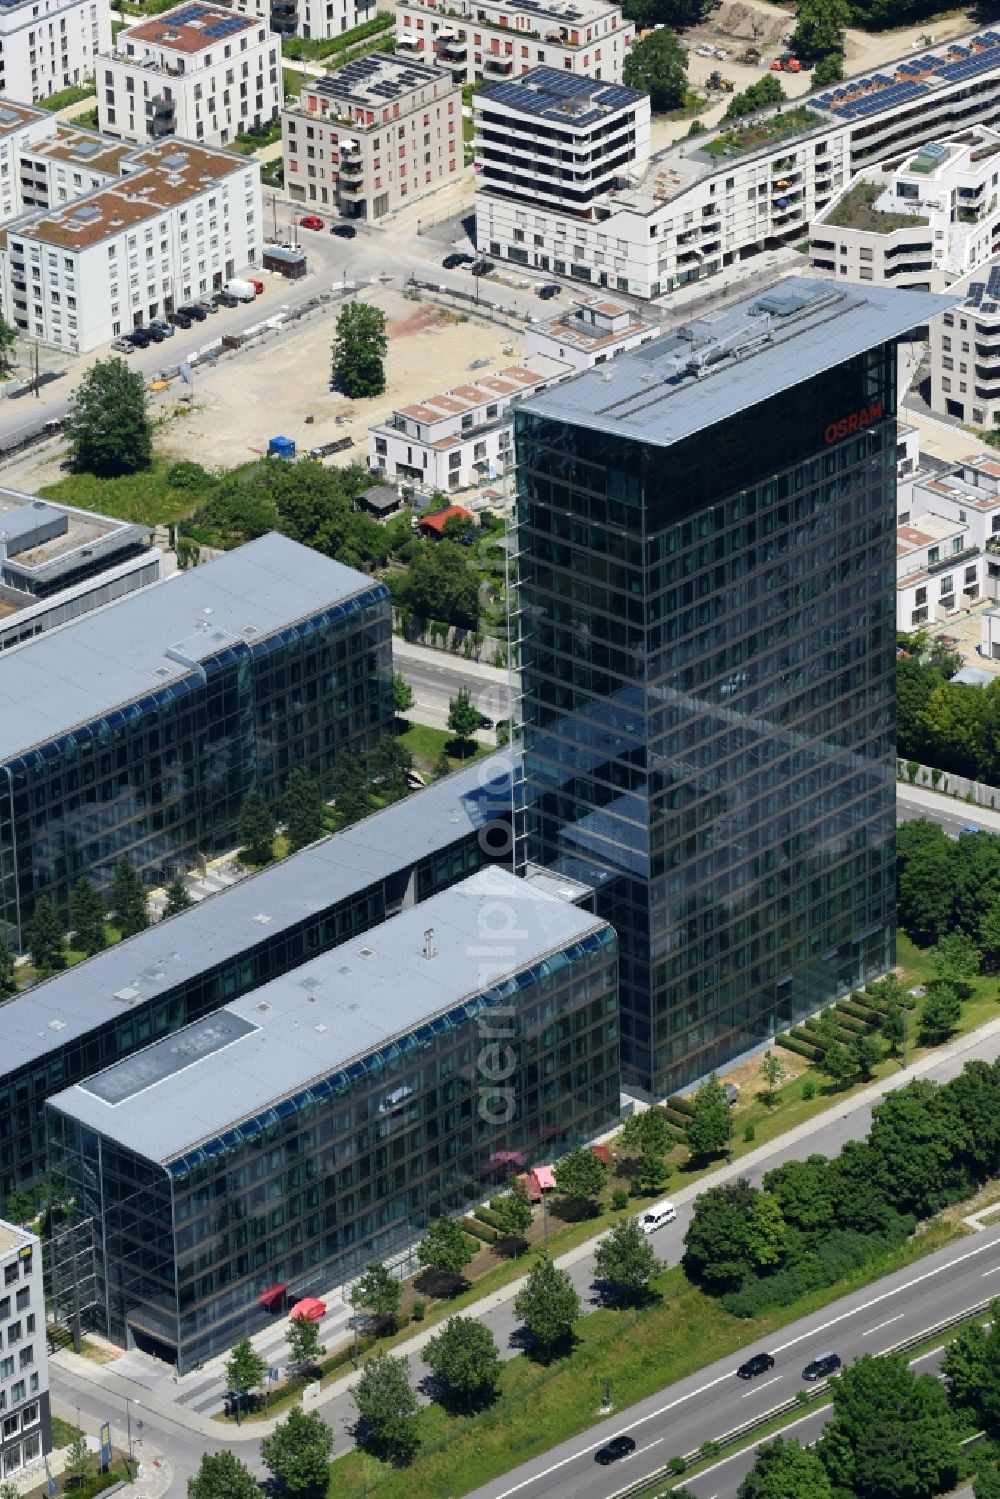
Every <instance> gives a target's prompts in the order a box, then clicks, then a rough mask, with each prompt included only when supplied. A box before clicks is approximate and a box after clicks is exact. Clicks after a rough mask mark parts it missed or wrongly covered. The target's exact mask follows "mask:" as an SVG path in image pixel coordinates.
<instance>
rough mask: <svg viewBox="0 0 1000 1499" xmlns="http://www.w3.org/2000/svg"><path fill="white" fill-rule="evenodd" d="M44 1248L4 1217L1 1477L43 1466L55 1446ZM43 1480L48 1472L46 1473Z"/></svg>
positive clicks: (0, 1235)
mask: <svg viewBox="0 0 1000 1499" xmlns="http://www.w3.org/2000/svg"><path fill="white" fill-rule="evenodd" d="M45 1337H46V1333H45V1296H44V1293H43V1290H42V1246H41V1241H40V1240H39V1239H38V1238H37V1237H36V1235H35V1234H32V1233H29V1232H28V1230H27V1229H24V1228H19V1227H17V1226H16V1225H15V1224H13V1223H7V1222H5V1221H3V1220H2V1219H0V1477H2V1478H4V1479H13V1477H14V1476H15V1475H16V1474H18V1473H21V1472H23V1471H24V1469H26V1468H31V1467H33V1466H35V1465H36V1464H40V1462H41V1459H42V1458H43V1457H45V1456H46V1455H47V1454H48V1453H49V1452H50V1451H51V1448H52V1419H51V1415H50V1412H49V1366H48V1355H47V1352H46V1343H45ZM41 1477H42V1478H43V1479H44V1474H42V1475H41Z"/></svg>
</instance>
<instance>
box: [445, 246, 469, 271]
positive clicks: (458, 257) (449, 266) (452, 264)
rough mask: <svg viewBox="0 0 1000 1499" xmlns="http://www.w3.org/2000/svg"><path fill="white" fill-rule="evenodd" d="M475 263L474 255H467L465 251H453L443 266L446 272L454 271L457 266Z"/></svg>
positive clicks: (446, 257) (447, 256)
mask: <svg viewBox="0 0 1000 1499" xmlns="http://www.w3.org/2000/svg"><path fill="white" fill-rule="evenodd" d="M475 261H476V257H475V256H474V255H466V253H465V251H464V250H453V251H452V252H451V254H450V255H446V256H445V257H444V259H443V260H442V262H441V264H442V265H443V266H444V268H445V270H446V271H453V270H455V268H456V266H460V265H474V264H475Z"/></svg>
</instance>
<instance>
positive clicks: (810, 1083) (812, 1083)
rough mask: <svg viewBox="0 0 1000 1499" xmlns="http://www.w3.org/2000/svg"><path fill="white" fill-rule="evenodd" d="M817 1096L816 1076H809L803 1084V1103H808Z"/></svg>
mask: <svg viewBox="0 0 1000 1499" xmlns="http://www.w3.org/2000/svg"><path fill="white" fill-rule="evenodd" d="M815 1097H816V1079H815V1078H814V1077H807V1078H806V1080H805V1082H804V1083H803V1084H802V1101H803V1103H808V1102H809V1100H810V1099H811V1098H815Z"/></svg>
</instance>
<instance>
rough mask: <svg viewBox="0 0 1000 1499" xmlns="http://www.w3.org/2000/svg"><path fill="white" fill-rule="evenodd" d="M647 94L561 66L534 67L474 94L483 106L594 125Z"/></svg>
mask: <svg viewBox="0 0 1000 1499" xmlns="http://www.w3.org/2000/svg"><path fill="white" fill-rule="evenodd" d="M646 97H647V96H646V95H645V94H643V93H641V92H640V91H639V89H634V88H624V87H623V86H622V85H621V84H618V83H602V82H601V81H600V79H597V78H588V77H585V76H583V75H581V74H579V73H561V72H559V70H558V69H557V68H532V70H531V72H530V73H524V74H522V76H521V77H520V78H518V79H516V80H514V79H512V80H511V81H510V82H504V83H496V84H491V86H490V87H489V88H484V89H480V91H479V93H478V94H476V95H475V96H474V99H475V101H476V102H477V103H478V104H480V105H487V104H502V105H503V106H504V108H505V109H516V110H518V111H519V112H520V113H521V114H528V115H534V116H535V117H537V118H539V119H543V120H557V121H558V122H559V123H560V124H563V125H566V124H572V125H590V124H593V122H594V121H595V120H603V119H605V118H606V116H608V115H612V114H616V113H617V112H618V110H620V109H628V108H630V107H633V106H634V105H636V104H638V103H640V102H641V101H642V100H643V99H645V98H646Z"/></svg>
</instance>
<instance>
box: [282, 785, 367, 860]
mask: <svg viewBox="0 0 1000 1499" xmlns="http://www.w3.org/2000/svg"><path fill="white" fill-rule="evenodd" d="M345 763H348V764H349V763H351V762H345ZM338 768H339V767H338ZM334 778H336V771H335V772H334ZM323 813H324V806H323V793H322V791H320V789H319V787H318V786H317V784H316V782H315V781H314V780H311V779H310V777H309V776H307V775H306V773H305V771H304V770H303V769H302V767H301V766H300V765H297V766H296V767H295V769H294V770H293V771H292V773H291V775H290V776H289V777H288V789H287V791H286V792H285V831H286V833H287V834H288V847H289V850H290V852H291V853H293V854H294V853H297V852H298V850H299V849H300V848H305V846H306V844H307V843H315V841H316V839H317V838H322V836H323V832H324V829H325V823H324V817H323Z"/></svg>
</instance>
